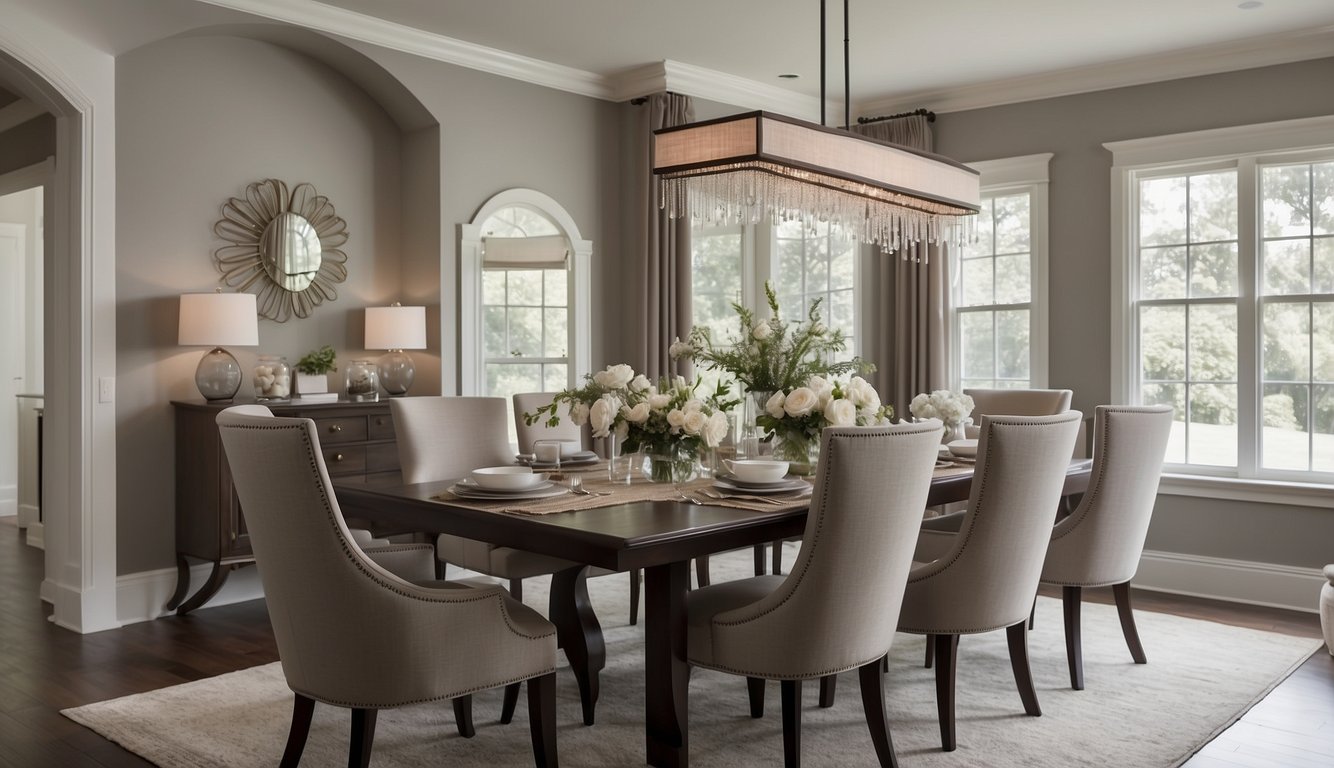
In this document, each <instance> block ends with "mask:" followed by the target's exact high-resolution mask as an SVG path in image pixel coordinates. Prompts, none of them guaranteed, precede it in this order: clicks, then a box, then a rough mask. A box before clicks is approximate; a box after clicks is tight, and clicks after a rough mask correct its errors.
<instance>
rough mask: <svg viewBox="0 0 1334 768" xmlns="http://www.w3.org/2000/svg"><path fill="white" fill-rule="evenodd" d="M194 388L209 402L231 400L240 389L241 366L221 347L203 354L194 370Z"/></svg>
mask: <svg viewBox="0 0 1334 768" xmlns="http://www.w3.org/2000/svg"><path fill="white" fill-rule="evenodd" d="M195 386H196V387H199V394H201V395H203V396H204V399H205V400H207V401H209V402H211V403H212V402H218V401H221V400H231V399H232V398H234V397H236V393H237V392H238V391H239V390H240V389H241V366H240V364H239V363H237V362H236V358H234V357H232V353H231V352H228V351H227V350H225V349H223V348H222V347H214V348H213V349H212V350H210V351H208V352H205V353H204V356H203V357H201V358H200V359H199V366H198V367H197V368H195Z"/></svg>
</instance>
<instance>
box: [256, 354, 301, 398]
mask: <svg viewBox="0 0 1334 768" xmlns="http://www.w3.org/2000/svg"><path fill="white" fill-rule="evenodd" d="M253 381H254V384H255V399H256V400H257V401H259V402H261V403H274V402H287V401H288V400H290V399H291V398H292V369H291V368H290V367H289V366H288V365H287V358H285V357H283V356H282V355H260V356H259V362H258V363H255V375H254V377H253Z"/></svg>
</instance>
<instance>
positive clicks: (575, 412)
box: [570, 403, 588, 427]
mask: <svg viewBox="0 0 1334 768" xmlns="http://www.w3.org/2000/svg"><path fill="white" fill-rule="evenodd" d="M570 421H571V422H573V423H574V425H575V426H576V427H582V426H583V425H584V424H585V423H587V422H588V405H587V404H585V403H575V404H574V405H571V406H570Z"/></svg>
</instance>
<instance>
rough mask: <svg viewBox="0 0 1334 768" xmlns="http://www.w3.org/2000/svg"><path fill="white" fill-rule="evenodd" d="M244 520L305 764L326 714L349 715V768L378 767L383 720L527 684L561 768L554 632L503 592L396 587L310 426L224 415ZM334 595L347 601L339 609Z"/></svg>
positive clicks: (544, 760) (291, 762)
mask: <svg viewBox="0 0 1334 768" xmlns="http://www.w3.org/2000/svg"><path fill="white" fill-rule="evenodd" d="M217 422H218V428H219V433H220V435H221V438H222V444H223V448H224V450H225V452H226V456H227V461H228V464H229V465H230V467H231V471H232V477H233V482H234V483H235V485H236V490H237V494H238V497H239V498H240V501H241V505H242V507H243V508H244V509H245V515H246V523H247V526H248V528H249V531H250V538H251V544H252V545H253V547H254V551H255V560H256V563H257V564H258V567H259V573H260V579H261V582H262V583H263V586H264V596H265V599H266V601H267V603H268V610H269V619H270V621H271V623H272V624H273V632H274V638H275V640H276V642H277V646H278V657H279V660H280V661H281V663H282V669H283V675H284V676H285V677H286V679H287V684H288V686H289V687H290V688H291V689H292V692H293V694H294V695H295V698H294V705H293V710H292V723H291V728H290V732H289V734H288V739H287V746H286V748H285V750H284V752H283V757H282V762H281V765H282V766H284V767H285V768H290V767H292V766H296V765H298V764H299V763H300V761H301V754H302V752H303V751H304V748H305V744H306V739H307V736H308V735H309V732H310V723H311V718H312V715H313V713H314V709H315V703H316V702H317V701H318V702H323V703H326V704H332V705H335V706H340V707H346V708H349V709H351V710H352V731H351V746H350V748H349V755H348V765H349V766H366V765H369V763H370V755H371V747H372V744H373V740H374V736H375V720H376V714H377V712H378V711H379V710H380V709H385V708H391V707H400V706H405V705H409V704H419V703H425V702H430V701H437V700H441V699H455V700H460V699H463V698H465V697H467V696H469V695H471V694H472V693H473V692H475V691H480V690H486V689H488V688H498V687H500V686H504V685H510V684H512V683H514V682H515V681H524V680H526V681H528V705H529V722H530V726H531V730H532V739H533V753H534V757H535V759H536V762H537V764H538V765H539V766H553V767H554V766H556V765H557V757H556V724H555V714H556V675H555V667H556V629H555V627H554V626H552V624H551V623H550V622H548V621H547V620H546V619H544V618H542V616H541V615H539V614H538V613H537V612H536V611H533V610H532V609H531V608H528V607H527V606H525V605H523V604H522V603H520V602H518V601H517V600H514V599H513V598H511V597H510V596H509V595H507V594H506V593H505V590H504V589H503V588H501V587H499V586H486V587H474V586H469V585H466V584H455V583H449V582H441V581H434V580H430V579H429V576H430V575H431V571H432V570H433V569H430V568H423V571H425V575H426V576H427V577H428V578H427V579H426V580H422V581H418V582H413V581H407V580H405V579H402V578H399V577H397V576H395V575H394V574H393V573H391V572H390V571H388V570H386V569H384V568H382V567H380V566H379V565H377V563H376V562H375V561H374V560H372V559H370V558H368V557H366V556H365V555H364V554H363V553H362V551H361V548H360V547H359V546H358V545H357V544H356V542H355V541H354V540H353V537H352V535H351V533H350V531H349V530H348V528H347V525H346V523H345V522H344V520H343V515H342V512H341V511H340V510H339V507H338V500H337V498H336V497H335V495H334V492H333V488H332V485H331V483H330V480H329V474H328V471H327V470H326V468H325V465H324V457H323V456H322V455H321V453H320V449H319V436H318V434H317V433H316V430H315V424H314V422H313V421H311V420H310V419H287V418H273V417H269V416H264V415H255V414H247V413H244V412H241V413H238V412H234V411H232V410H224V411H222V412H221V413H219V414H218V417H217ZM330 596H335V597H336V599H329V598H330Z"/></svg>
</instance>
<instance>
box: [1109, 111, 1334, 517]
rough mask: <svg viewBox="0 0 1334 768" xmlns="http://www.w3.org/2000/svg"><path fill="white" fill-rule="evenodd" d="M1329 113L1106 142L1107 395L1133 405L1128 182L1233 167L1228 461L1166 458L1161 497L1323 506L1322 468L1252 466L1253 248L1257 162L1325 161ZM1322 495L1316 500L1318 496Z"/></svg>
mask: <svg viewBox="0 0 1334 768" xmlns="http://www.w3.org/2000/svg"><path fill="white" fill-rule="evenodd" d="M1331 136H1334V116H1329V117H1314V118H1303V119H1298V120H1285V121H1280V122H1273V123H1263V124H1257V125H1247V126H1235V127H1228V128H1218V129H1212V130H1205V131H1196V132H1191V133H1182V134H1173V135H1168V136H1158V137H1149V138H1143V139H1131V140H1127V141H1117V142H1108V143H1106V144H1104V145H1103V146H1104V147H1105V148H1106V149H1108V150H1110V151H1111V153H1112V168H1111V185H1112V197H1111V224H1112V232H1111V235H1112V242H1111V264H1112V281H1111V282H1112V286H1111V290H1112V296H1111V312H1112V317H1111V331H1112V334H1111V342H1112V343H1111V372H1112V382H1111V384H1112V397H1113V400H1114V402H1119V403H1137V402H1139V401H1140V392H1139V391H1138V384H1139V382H1138V377H1139V355H1140V350H1139V341H1138V335H1137V332H1138V323H1137V320H1136V315H1137V307H1138V298H1139V297H1138V286H1139V263H1138V258H1137V254H1136V251H1137V244H1138V242H1139V215H1138V188H1139V181H1140V180H1141V179H1145V178H1153V177H1162V176H1172V175H1184V174H1187V173H1197V172H1202V171H1207V170H1211V169H1214V170H1217V169H1222V168H1235V169H1236V170H1237V212H1238V213H1237V216H1238V220H1237V230H1238V231H1237V236H1238V245H1237V248H1238V253H1237V259H1238V292H1237V293H1238V295H1237V297H1236V301H1237V328H1238V338H1237V379H1238V383H1237V388H1238V389H1237V400H1238V403H1237V408H1238V423H1237V435H1238V445H1237V467H1236V468H1235V469H1234V468H1231V467H1210V466H1205V465H1188V464H1171V465H1168V466H1169V467H1170V469H1169V471H1168V472H1166V473H1165V475H1164V480H1163V483H1162V484H1161V486H1160V491H1161V492H1163V493H1167V494H1171V495H1188V496H1203V497H1209V498H1233V499H1237V498H1241V499H1248V500H1255V501H1268V502H1271V503H1287V504H1292V505H1297V506H1326V505H1327V504H1328V497H1327V495H1326V494H1327V493H1328V489H1329V488H1330V487H1331V486H1332V485H1334V482H1331V481H1330V480H1329V479H1328V475H1329V474H1330V473H1317V472H1314V471H1284V470H1266V469H1263V468H1262V467H1261V466H1260V456H1259V449H1260V434H1259V430H1260V429H1261V424H1260V421H1259V418H1260V415H1261V414H1262V413H1263V405H1262V403H1261V394H1262V392H1261V390H1262V388H1261V382H1260V370H1259V366H1260V349H1259V345H1260V344H1261V341H1262V338H1263V336H1262V327H1261V315H1262V308H1263V305H1264V301H1265V297H1264V296H1262V295H1260V293H1259V258H1258V257H1259V249H1260V246H1261V226H1260V222H1259V217H1260V215H1261V211H1260V202H1259V200H1258V199H1257V193H1258V190H1259V185H1258V169H1259V168H1260V167H1261V166H1264V165H1270V164H1287V163H1301V162H1327V161H1329V160H1331V159H1334V141H1331V140H1330V137H1331ZM1322 496H1324V499H1323V500H1322V499H1321V497H1322Z"/></svg>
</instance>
